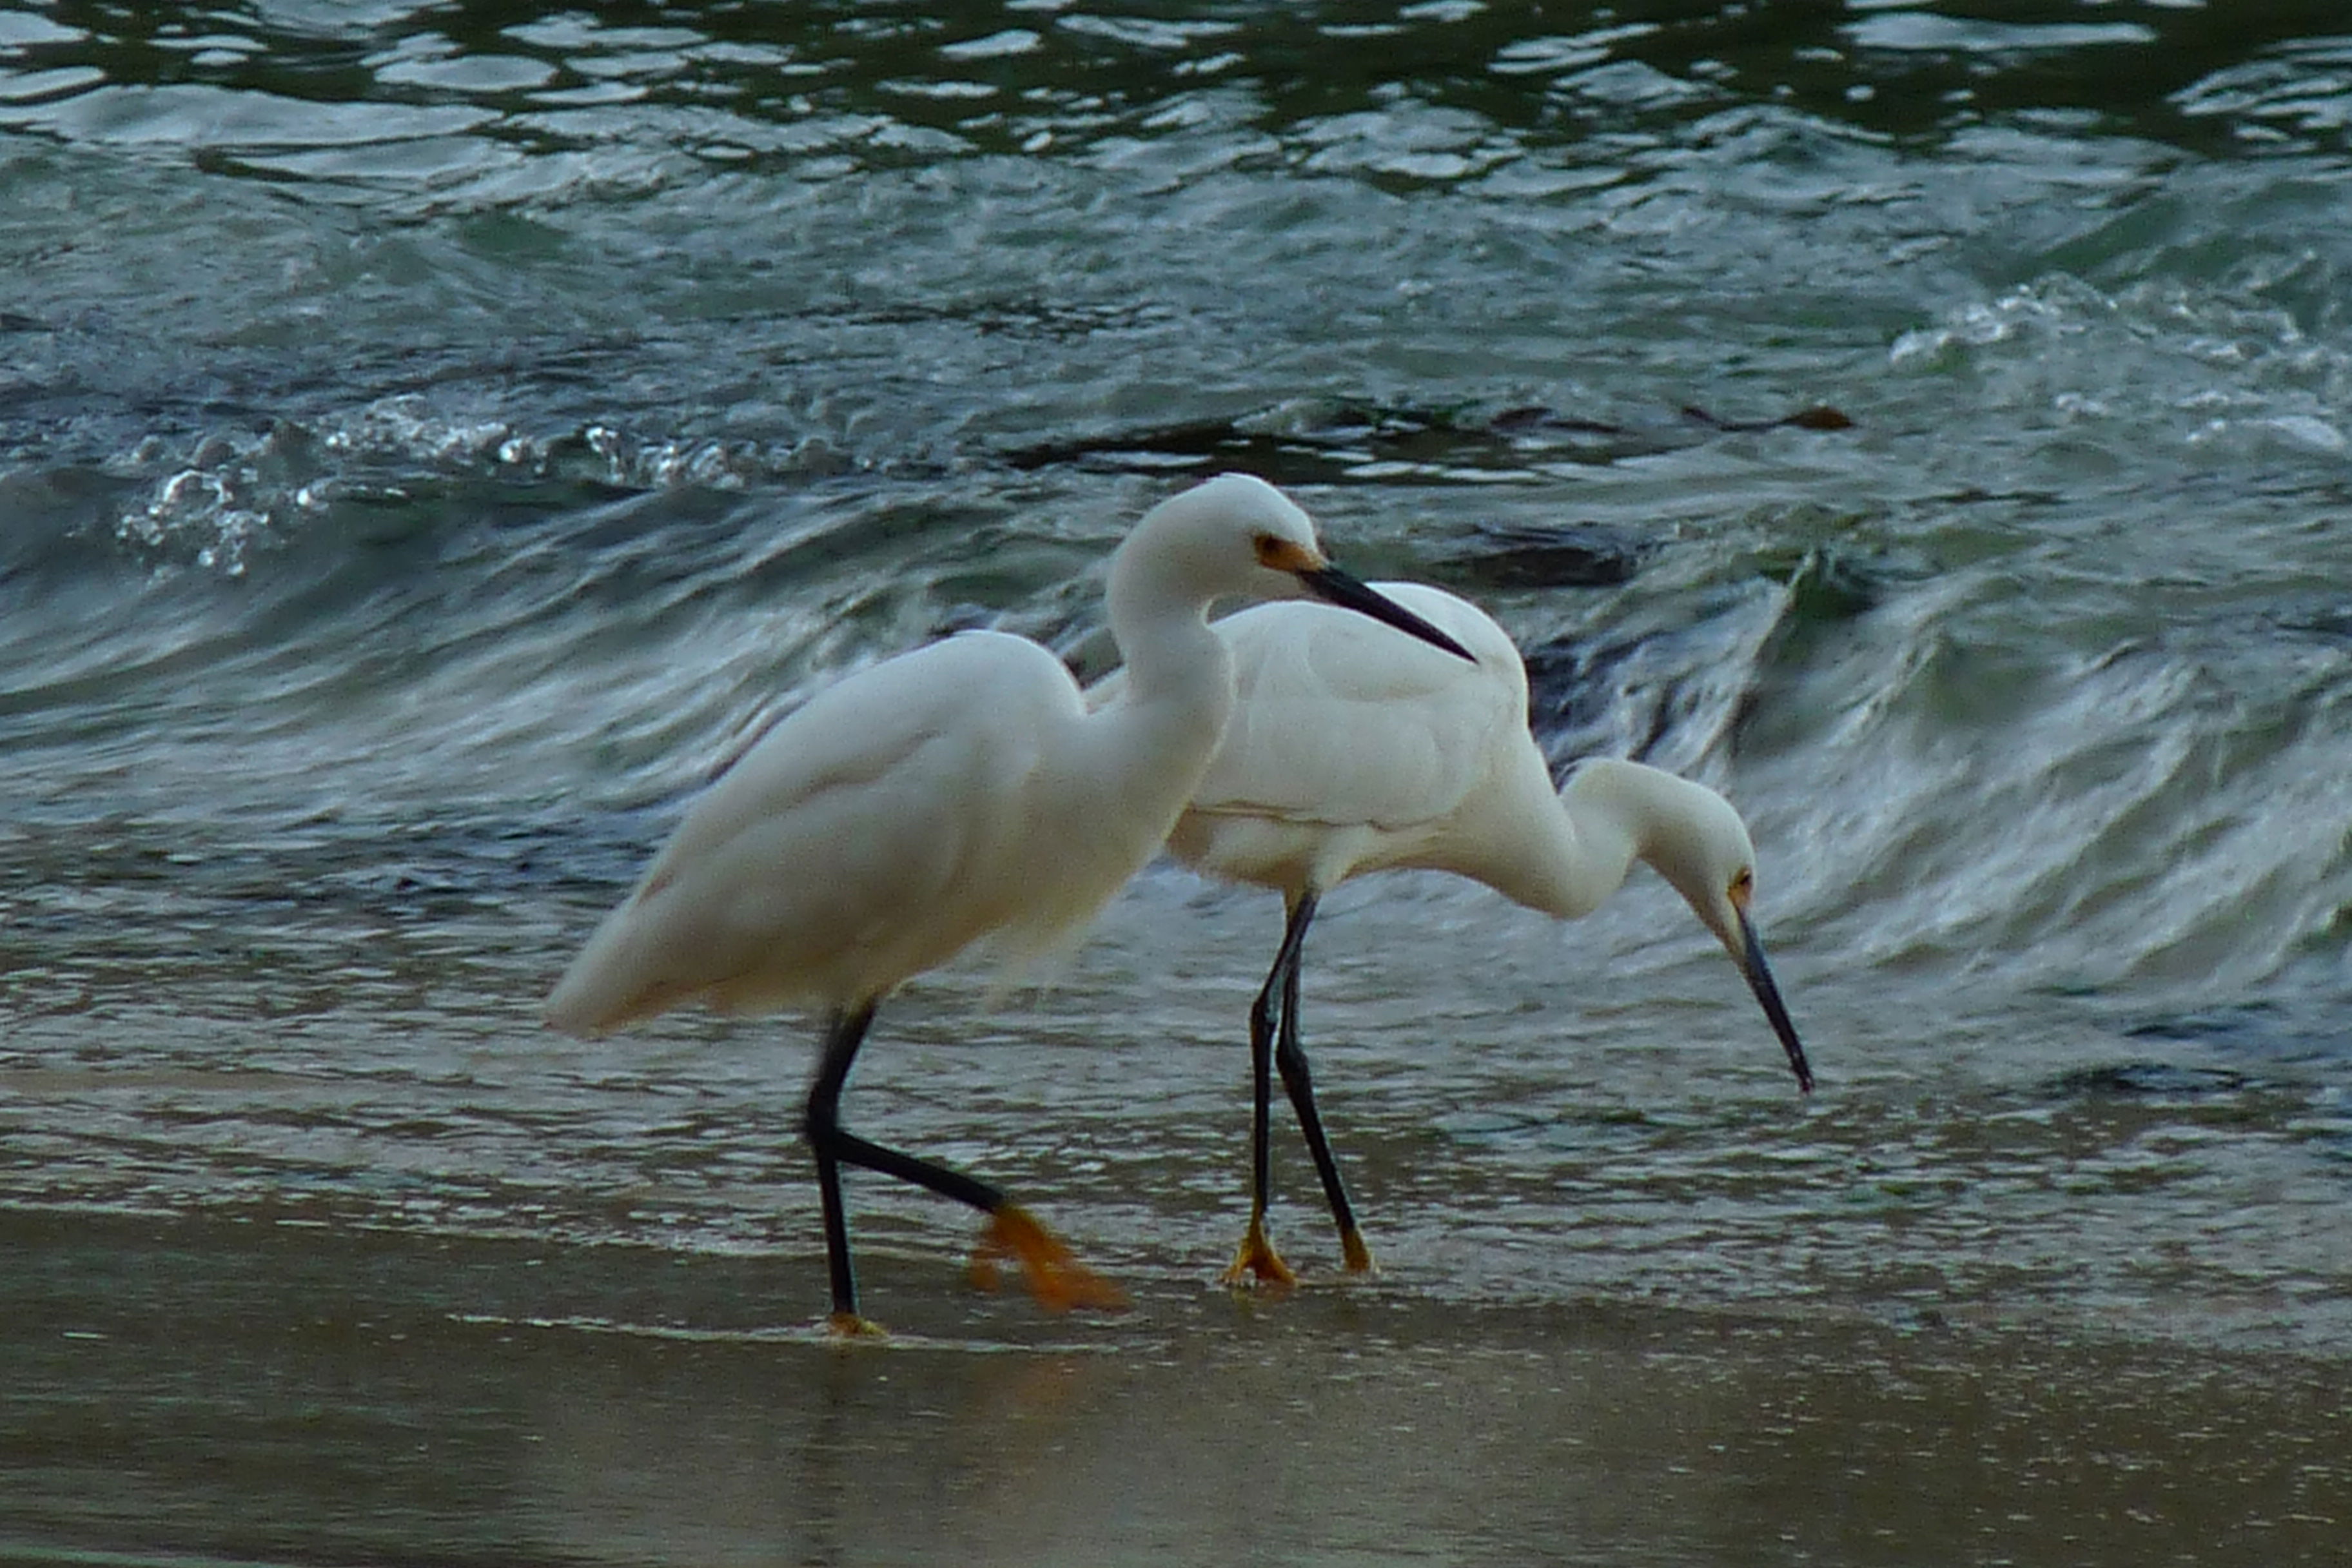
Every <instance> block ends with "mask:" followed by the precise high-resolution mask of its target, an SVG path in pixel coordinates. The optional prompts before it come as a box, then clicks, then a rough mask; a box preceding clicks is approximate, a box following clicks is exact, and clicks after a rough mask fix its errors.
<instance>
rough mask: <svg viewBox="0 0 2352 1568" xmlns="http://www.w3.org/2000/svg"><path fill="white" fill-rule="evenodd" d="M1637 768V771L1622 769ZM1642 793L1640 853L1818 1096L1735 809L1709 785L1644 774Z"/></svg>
mask: <svg viewBox="0 0 2352 1568" xmlns="http://www.w3.org/2000/svg"><path fill="white" fill-rule="evenodd" d="M1621 765H1625V766H1631V765H1632V764H1621ZM1642 773H1643V774H1645V775H1649V776H1647V777H1645V778H1644V779H1643V790H1642V793H1643V795H1646V796H1648V797H1649V801H1648V804H1649V809H1648V810H1647V811H1645V812H1644V813H1643V816H1645V817H1646V818H1647V822H1646V824H1645V830H1644V831H1643V835H1642V841H1641V844H1640V848H1639V853H1640V855H1641V857H1642V858H1643V859H1644V860H1647V861H1648V862H1649V863H1650V864H1651V865H1652V866H1653V867H1654V868H1656V869H1657V872H1658V875H1660V876H1662V877H1664V879H1666V880H1667V881H1668V882H1669V883H1671V884H1672V885H1673V887H1674V889H1675V891H1676V892H1678V893H1680V894H1681V895H1682V896H1683V898H1684V899H1685V900H1686V901H1687V902H1688V903H1689V904H1690V907H1691V909H1692V910H1694V911H1696V913H1697V915H1698V918H1699V921H1701V923H1703V924H1704V925H1705V926H1706V929H1707V930H1709V931H1713V932H1714V933H1715V935H1716V940H1717V941H1718V942H1722V943H1723V946H1724V950H1725V951H1726V952H1729V953H1730V954H1731V961H1732V962H1733V963H1737V964H1738V966H1739V973H1740V974H1741V975H1742V976H1743V977H1745V978H1746V980H1747V982H1748V989H1749V990H1750V991H1752V992H1754V993H1755V994H1756V1000H1757V1002H1758V1003H1759V1005H1761V1006H1762V1007H1763V1009H1764V1016H1765V1017H1766V1018H1768V1019H1769V1020H1770V1021H1771V1025H1772V1032H1773V1033H1774V1034H1776V1035H1778V1036H1779V1037H1780V1045H1781V1047H1782V1048H1783V1049H1784V1050H1786V1051H1787V1052H1788V1054H1789V1066H1790V1068H1791V1070H1793V1071H1794V1072H1795V1073H1796V1075H1797V1087H1798V1088H1799V1089H1803V1090H1805V1091H1807V1092H1808V1093H1810V1092H1811V1089H1812V1087H1813V1069H1812V1067H1811V1064H1810V1063H1809V1062H1807V1061H1806V1059H1805V1047H1804V1046H1803V1044H1802V1043H1801V1042H1800V1041H1799V1039H1798V1038H1797V1027H1796V1025H1795V1024H1793V1023H1792V1022H1790V1018H1789V1009H1788V1006H1787V1005H1786V1004H1784V1003H1783V1002H1782V1001H1781V1000H1780V985H1779V984H1778V983H1777V982H1776V981H1775V980H1774V979H1773V978H1772V966H1771V965H1770V964H1769V963H1767V962H1766V961H1765V957H1764V944H1763V942H1761V941H1759V939H1758V937H1757V935H1756V922H1755V921H1754V920H1752V919H1751V918H1750V917H1749V915H1748V904H1749V902H1750V900H1753V899H1754V897H1755V895H1756V846H1755V844H1754V843H1753V842H1752V841H1750V839H1749V838H1748V825H1747V824H1746V823H1745V822H1742V821H1741V820H1740V819H1739V813H1738V812H1737V811H1735V810H1733V809H1732V806H1731V803H1730V802H1729V801H1727V800H1726V799H1724V798H1723V797H1722V796H1721V795H1717V794H1716V793H1715V791H1713V790H1711V789H1709V788H1707V787H1706V785H1705V784H1693V783H1692V782H1691V781H1690V780H1688V779H1683V778H1676V777H1675V775H1673V774H1671V773H1658V772H1656V770H1654V769H1647V768H1644V769H1643V770H1642Z"/></svg>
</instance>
